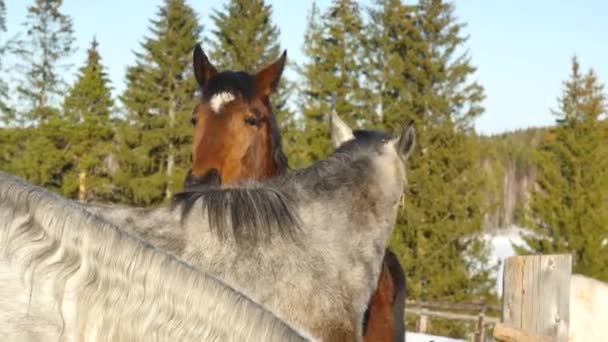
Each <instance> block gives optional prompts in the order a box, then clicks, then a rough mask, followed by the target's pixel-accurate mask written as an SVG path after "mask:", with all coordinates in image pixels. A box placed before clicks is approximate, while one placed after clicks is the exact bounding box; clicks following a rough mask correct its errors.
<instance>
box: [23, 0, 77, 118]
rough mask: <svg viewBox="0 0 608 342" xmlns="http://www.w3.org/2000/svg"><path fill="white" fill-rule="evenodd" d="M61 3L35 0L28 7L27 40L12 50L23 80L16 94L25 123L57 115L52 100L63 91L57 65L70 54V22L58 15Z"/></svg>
mask: <svg viewBox="0 0 608 342" xmlns="http://www.w3.org/2000/svg"><path fill="white" fill-rule="evenodd" d="M62 2H63V1H62V0H35V1H34V4H33V5H32V6H29V7H28V14H27V19H26V22H25V26H26V28H27V32H26V35H27V41H25V42H21V44H19V47H18V48H17V49H16V54H17V56H18V58H19V59H20V60H21V61H22V65H21V67H22V68H23V73H24V80H23V81H22V83H21V84H20V85H19V86H18V88H17V91H18V92H19V94H20V95H21V97H22V98H23V99H24V100H25V101H26V102H27V104H28V105H27V107H26V108H25V109H26V111H25V118H23V119H26V120H34V121H35V122H37V121H40V120H42V119H48V117H49V116H51V115H53V114H54V113H57V111H55V110H51V109H50V108H49V107H52V106H54V105H56V104H57V102H56V101H55V97H59V96H60V95H61V94H62V93H63V91H64V81H63V80H62V78H61V74H62V73H63V72H64V71H66V67H64V66H62V65H61V62H62V61H63V60H64V59H65V58H66V57H69V56H70V55H71V54H72V53H73V52H74V51H75V48H74V40H75V39H74V37H73V29H72V19H71V18H70V17H69V16H67V15H65V14H63V13H62V12H61V5H62Z"/></svg>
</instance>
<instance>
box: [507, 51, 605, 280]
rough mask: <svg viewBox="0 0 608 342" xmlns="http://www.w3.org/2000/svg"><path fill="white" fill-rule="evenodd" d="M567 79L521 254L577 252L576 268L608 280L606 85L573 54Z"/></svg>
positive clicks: (540, 155) (539, 161)
mask: <svg viewBox="0 0 608 342" xmlns="http://www.w3.org/2000/svg"><path fill="white" fill-rule="evenodd" d="M571 72H572V73H571V75H570V78H569V79H568V80H567V81H565V82H564V89H563V93H562V96H561V97H559V98H558V103H559V108H558V110H556V111H554V114H555V116H556V123H557V126H556V127H555V128H553V129H552V130H551V131H550V132H548V133H547V134H546V135H545V136H544V138H543V141H542V143H541V144H540V146H539V148H538V151H537V154H536V156H535V161H536V168H537V178H536V185H537V190H536V191H534V192H533V194H532V198H531V201H530V203H529V206H528V208H527V212H526V214H527V215H526V222H525V225H526V226H527V227H529V228H531V229H532V231H533V233H535V234H534V235H531V236H527V237H525V239H524V240H525V245H524V246H519V248H517V251H518V252H519V253H541V254H552V253H571V254H572V256H573V267H572V271H573V272H574V273H581V274H584V275H587V276H589V277H592V278H596V279H600V280H603V281H608V258H606V251H607V247H606V243H605V239H606V236H608V206H607V204H606V203H608V202H607V198H608V196H607V195H606V194H608V153H607V149H606V146H605V145H606V144H605V142H606V139H607V138H608V135H607V134H606V131H605V129H603V128H602V126H601V121H600V119H602V116H603V115H606V108H607V107H606V105H607V103H606V94H605V93H604V86H603V85H602V84H601V83H600V82H599V80H598V78H597V75H596V74H595V72H594V71H593V70H592V69H591V70H589V71H588V72H587V73H586V74H584V75H583V74H582V73H581V71H580V65H579V63H578V60H577V59H576V57H574V58H573V59H572V68H571Z"/></svg>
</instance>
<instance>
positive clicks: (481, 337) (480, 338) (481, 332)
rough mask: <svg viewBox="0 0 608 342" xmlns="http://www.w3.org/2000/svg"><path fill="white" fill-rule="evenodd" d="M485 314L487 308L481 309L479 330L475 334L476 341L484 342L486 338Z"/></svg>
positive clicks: (478, 322) (478, 319)
mask: <svg viewBox="0 0 608 342" xmlns="http://www.w3.org/2000/svg"><path fill="white" fill-rule="evenodd" d="M484 315H485V310H483V311H481V312H480V313H479V316H478V317H477V331H475V335H474V336H473V341H474V342H484V339H485V335H484V321H483V317H484Z"/></svg>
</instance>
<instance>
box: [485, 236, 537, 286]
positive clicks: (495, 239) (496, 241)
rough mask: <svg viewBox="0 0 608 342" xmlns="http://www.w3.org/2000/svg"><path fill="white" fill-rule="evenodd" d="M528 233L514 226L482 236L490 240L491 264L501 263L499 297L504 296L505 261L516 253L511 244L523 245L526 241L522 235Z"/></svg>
mask: <svg viewBox="0 0 608 342" xmlns="http://www.w3.org/2000/svg"><path fill="white" fill-rule="evenodd" d="M526 233H528V232H527V231H526V230H524V229H522V228H520V227H517V226H512V227H509V228H504V229H500V230H497V231H496V232H494V233H487V234H484V235H482V238H483V239H485V240H488V239H489V240H490V248H491V252H490V262H491V263H495V262H496V261H500V266H499V268H498V274H496V291H497V293H498V295H499V296H500V295H502V272H503V268H504V260H505V258H507V257H510V256H513V255H515V251H514V250H513V247H512V246H511V243H515V244H517V245H522V244H523V243H524V241H523V239H522V238H521V235H522V234H526Z"/></svg>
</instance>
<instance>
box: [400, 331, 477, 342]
mask: <svg viewBox="0 0 608 342" xmlns="http://www.w3.org/2000/svg"><path fill="white" fill-rule="evenodd" d="M405 340H406V341H407V342H465V341H466V340H460V339H454V338H450V337H444V336H435V335H429V334H422V333H416V332H409V331H406V332H405Z"/></svg>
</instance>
